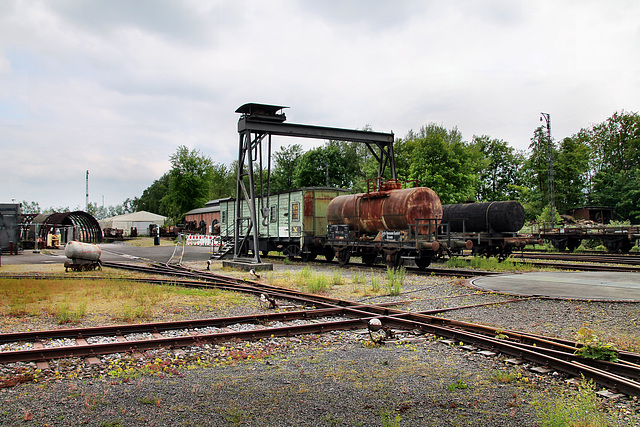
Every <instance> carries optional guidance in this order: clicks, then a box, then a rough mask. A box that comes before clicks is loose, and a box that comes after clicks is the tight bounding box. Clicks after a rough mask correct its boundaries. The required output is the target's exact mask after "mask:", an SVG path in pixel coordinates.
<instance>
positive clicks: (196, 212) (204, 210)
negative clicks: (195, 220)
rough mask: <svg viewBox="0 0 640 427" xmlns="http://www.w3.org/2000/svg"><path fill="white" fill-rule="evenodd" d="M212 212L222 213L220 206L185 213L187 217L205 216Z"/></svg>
mask: <svg viewBox="0 0 640 427" xmlns="http://www.w3.org/2000/svg"><path fill="white" fill-rule="evenodd" d="M211 212H220V205H216V206H207V207H204V208H197V209H191V210H190V211H189V212H187V213H185V215H195V214H204V213H211Z"/></svg>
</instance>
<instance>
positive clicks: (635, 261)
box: [511, 252, 640, 266]
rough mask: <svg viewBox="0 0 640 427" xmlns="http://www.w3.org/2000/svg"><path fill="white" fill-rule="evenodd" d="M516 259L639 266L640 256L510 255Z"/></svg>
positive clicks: (533, 253)
mask: <svg viewBox="0 0 640 427" xmlns="http://www.w3.org/2000/svg"><path fill="white" fill-rule="evenodd" d="M511 258H516V259H546V260H555V261H570V262H589V263H600V264H624V265H631V266H640V256H636V255H629V254H606V253H602V254H590V253H580V254H578V253H572V254H568V253H544V252H518V253H513V254H511Z"/></svg>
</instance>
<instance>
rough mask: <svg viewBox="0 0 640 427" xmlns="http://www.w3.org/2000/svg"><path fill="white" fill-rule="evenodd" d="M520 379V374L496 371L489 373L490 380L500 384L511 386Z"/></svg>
mask: <svg viewBox="0 0 640 427" xmlns="http://www.w3.org/2000/svg"><path fill="white" fill-rule="evenodd" d="M520 377H521V375H520V373H518V372H514V371H507V370H496V371H493V372H492V373H491V380H492V381H494V382H497V383H502V384H511V383H512V382H515V381H516V380H517V379H518V378H520Z"/></svg>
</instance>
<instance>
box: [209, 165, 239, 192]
mask: <svg viewBox="0 0 640 427" xmlns="http://www.w3.org/2000/svg"><path fill="white" fill-rule="evenodd" d="M210 179H211V190H210V192H209V196H208V198H209V199H221V198H224V197H232V196H233V194H234V193H235V191H236V173H234V169H233V168H231V167H229V166H226V165H224V164H222V163H214V164H213V165H212V166H211V178H210Z"/></svg>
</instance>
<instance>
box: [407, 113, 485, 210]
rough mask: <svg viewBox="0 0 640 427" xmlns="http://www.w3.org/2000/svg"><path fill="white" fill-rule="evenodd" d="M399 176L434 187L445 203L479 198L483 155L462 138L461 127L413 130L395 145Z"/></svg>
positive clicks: (424, 127)
mask: <svg viewBox="0 0 640 427" xmlns="http://www.w3.org/2000/svg"><path fill="white" fill-rule="evenodd" d="M395 152H396V158H397V165H396V166H397V167H398V175H399V176H400V177H401V178H403V179H405V180H416V181H417V182H418V185H421V186H426V187H430V188H431V189H432V190H434V191H435V192H436V193H437V194H438V195H439V196H440V200H441V201H442V203H443V204H447V203H461V202H464V201H467V200H469V199H472V198H474V197H475V193H476V191H475V189H476V183H477V180H478V176H477V170H479V169H480V167H481V164H480V156H478V153H477V151H476V150H474V149H473V148H472V147H469V146H468V145H466V144H465V143H464V142H463V141H462V134H461V133H460V132H459V131H458V130H457V129H455V128H454V129H452V130H447V129H445V128H444V127H442V126H439V125H436V124H433V123H432V124H429V125H427V126H423V127H422V128H421V129H420V131H419V132H418V133H417V134H416V133H414V132H413V131H411V132H409V134H408V135H407V137H406V138H405V139H404V140H399V141H398V143H397V144H396V145H395Z"/></svg>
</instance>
